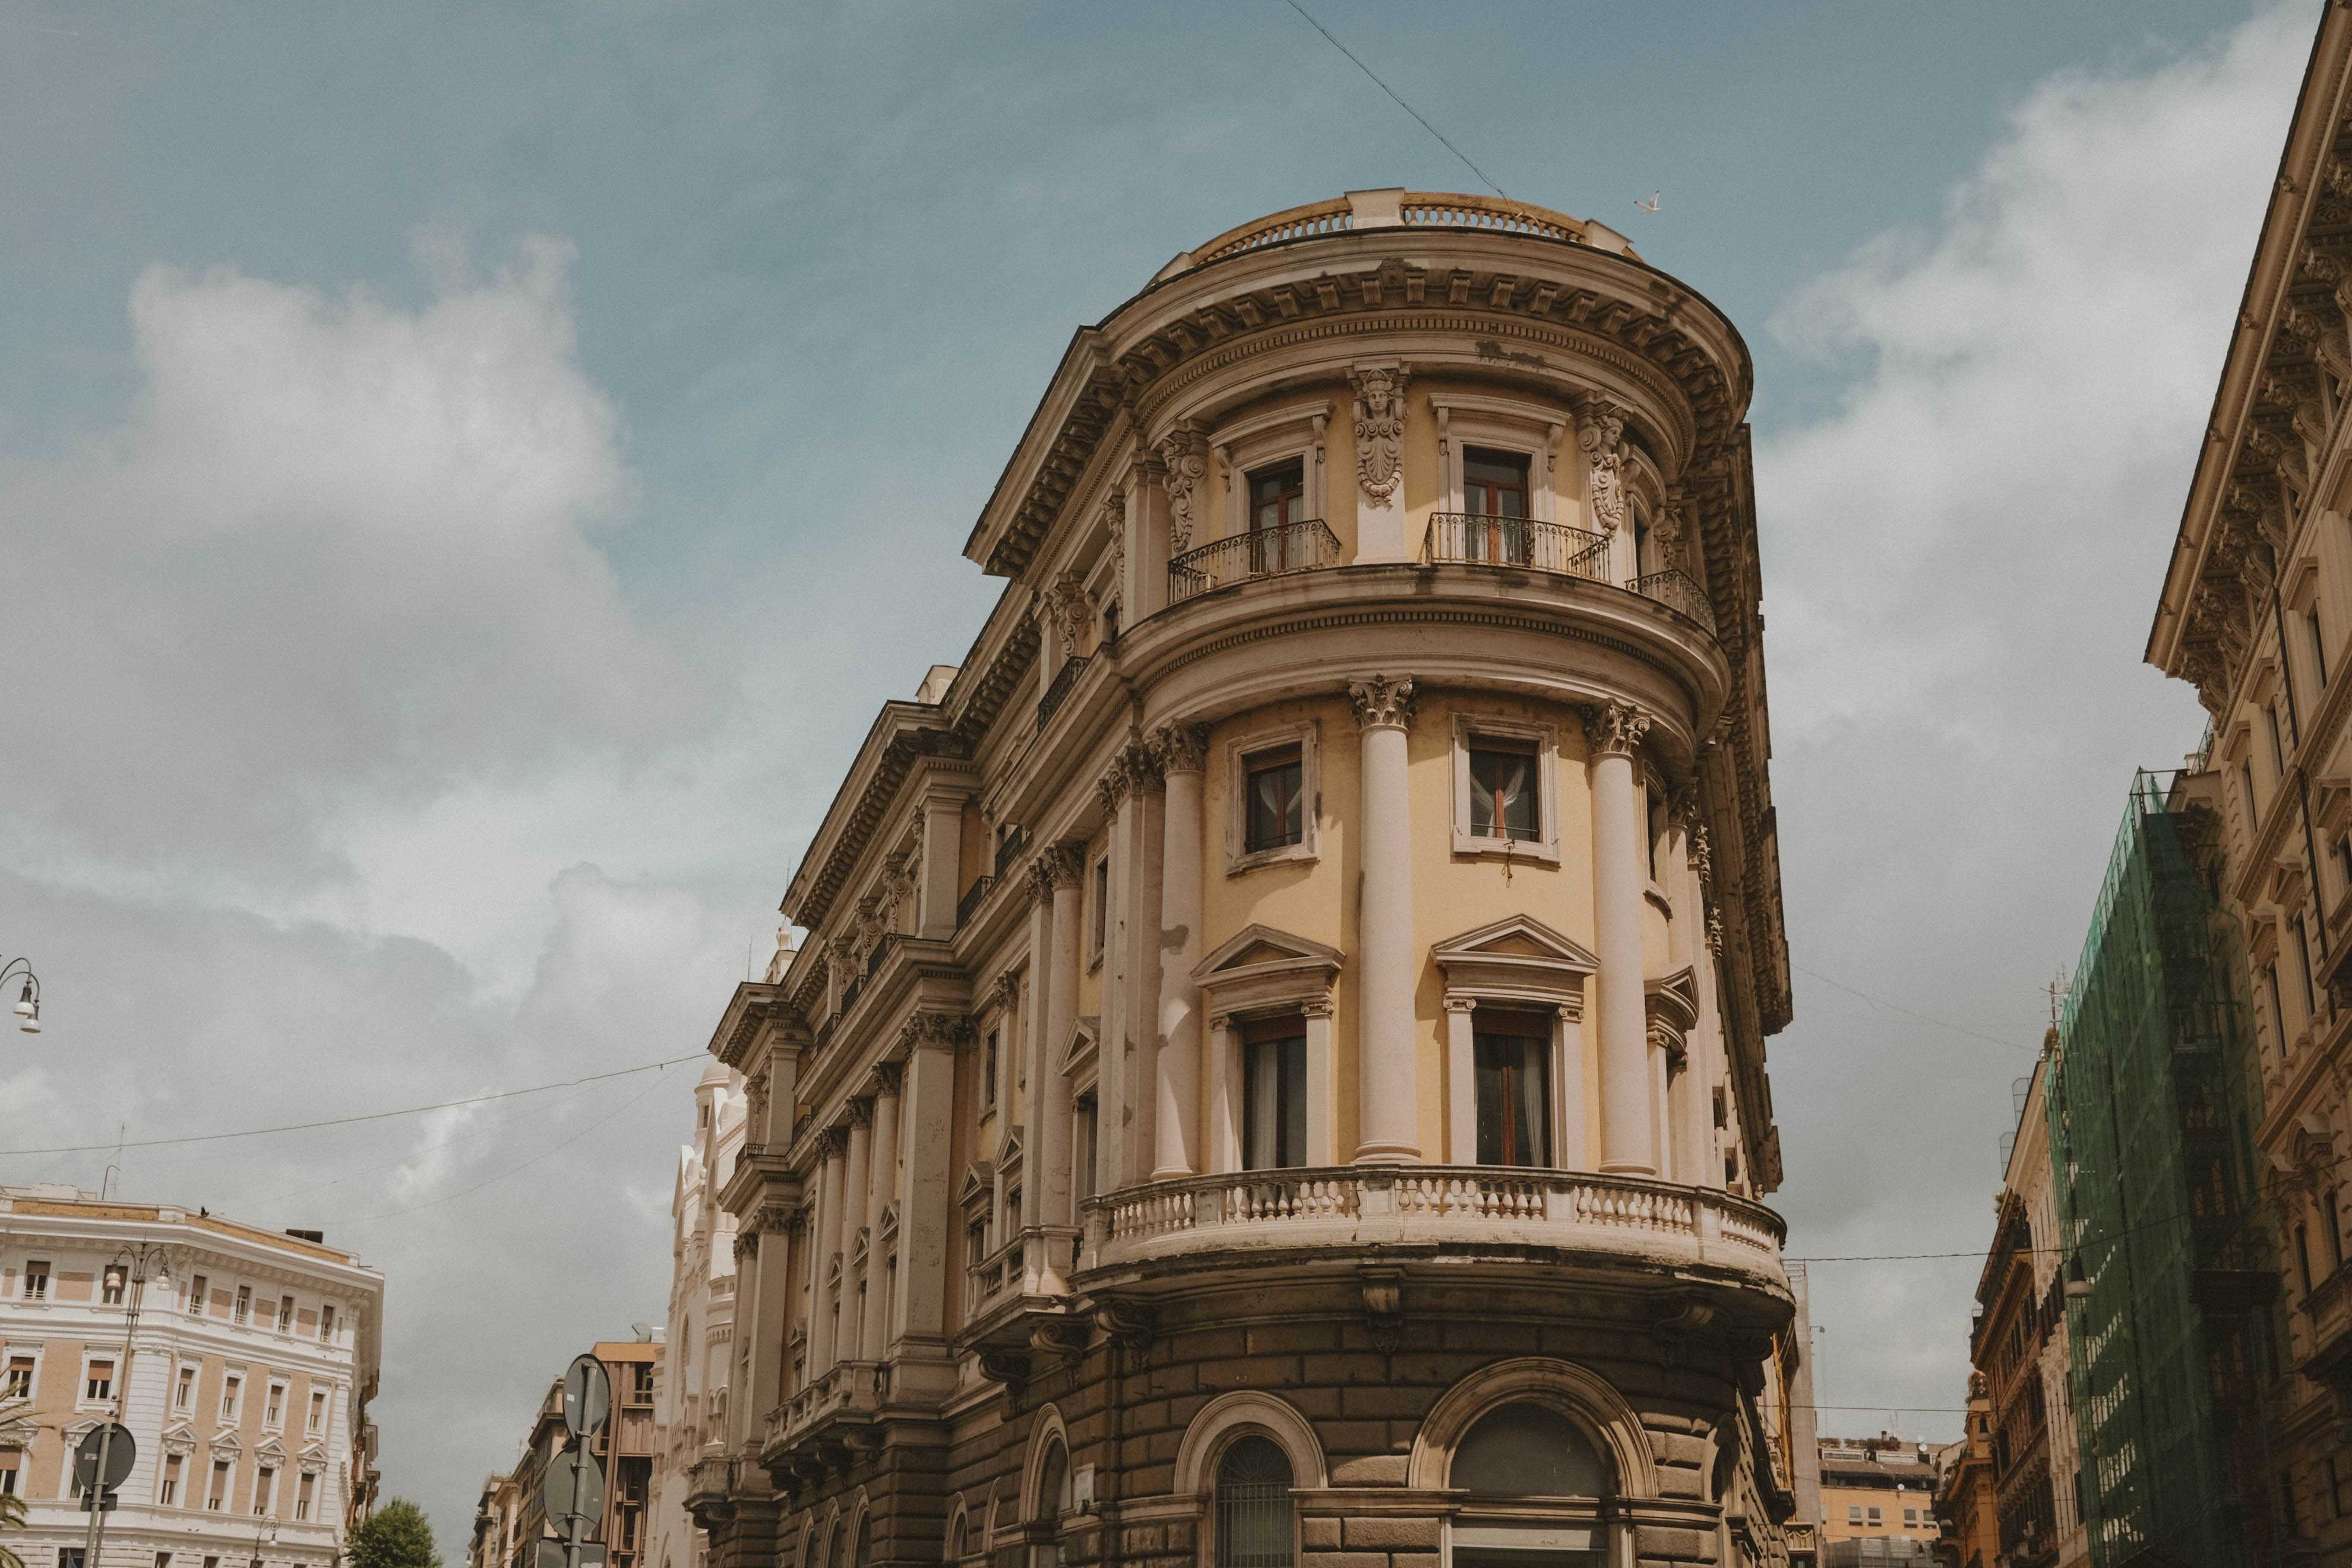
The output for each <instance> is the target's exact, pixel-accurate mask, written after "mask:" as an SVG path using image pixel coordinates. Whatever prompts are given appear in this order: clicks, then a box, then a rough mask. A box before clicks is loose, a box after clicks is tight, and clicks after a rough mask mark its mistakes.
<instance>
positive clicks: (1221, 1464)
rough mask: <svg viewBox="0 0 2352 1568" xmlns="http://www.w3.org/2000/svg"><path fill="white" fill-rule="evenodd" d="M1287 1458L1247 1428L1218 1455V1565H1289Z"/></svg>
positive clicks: (1292, 1529) (1291, 1524)
mask: <svg viewBox="0 0 2352 1568" xmlns="http://www.w3.org/2000/svg"><path fill="white" fill-rule="evenodd" d="M1290 1486H1291V1473H1290V1458H1289V1456H1288V1455H1286V1454H1285V1453H1284V1452H1283V1451H1282V1450H1281V1448H1280V1447H1276V1445H1275V1443H1274V1442H1273V1441H1272V1440H1271V1439H1269V1438H1265V1437H1261V1436H1257V1435H1256V1434H1255V1433H1252V1434H1250V1435H1249V1436H1244V1437H1242V1438H1241V1439H1239V1440H1238V1441H1236V1442H1235V1443H1234V1446H1233V1447H1230V1448H1227V1449H1226V1450H1225V1453H1224V1458H1222V1459H1220V1460H1218V1461H1217V1568H1290V1559H1291V1547H1292V1542H1293V1541H1294V1540H1295V1539H1296V1537H1297V1526H1296V1524H1295V1517H1296V1508H1295V1505H1294V1504H1293V1503H1292V1502H1291V1500H1290Z"/></svg>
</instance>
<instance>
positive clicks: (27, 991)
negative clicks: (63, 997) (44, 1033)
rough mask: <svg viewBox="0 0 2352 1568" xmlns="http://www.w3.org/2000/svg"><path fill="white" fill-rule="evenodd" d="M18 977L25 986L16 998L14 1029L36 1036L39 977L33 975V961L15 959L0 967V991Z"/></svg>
mask: <svg viewBox="0 0 2352 1568" xmlns="http://www.w3.org/2000/svg"><path fill="white" fill-rule="evenodd" d="M18 975H22V976H23V977H24V982H25V984H24V989H23V990H22V991H21V992H20V993H19V994H18V995H17V997H16V1020H17V1022H16V1027H18V1028H19V1029H22V1030H24V1031H25V1033H26V1034H28V1035H37V1034H39V1033H40V1032H41V977H40V976H39V975H37V974H36V973H33V961H32V960H31V959H29V958H24V957H17V958H12V959H10V960H9V961H8V962H7V963H6V964H5V966H0V989H5V987H6V985H7V984H8V982H9V981H11V980H13V979H15V978H16V977H17V976H18Z"/></svg>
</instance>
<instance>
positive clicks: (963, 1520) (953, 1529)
mask: <svg viewBox="0 0 2352 1568" xmlns="http://www.w3.org/2000/svg"><path fill="white" fill-rule="evenodd" d="M970 1551H971V1515H970V1514H968V1513H966V1512H965V1511H964V1510H963V1509H962V1507H961V1505H959V1506H958V1507H957V1509H956V1516H955V1522H954V1523H952V1524H950V1525H949V1526H948V1561H949V1562H950V1563H961V1562H962V1561H963V1559H964V1555H965V1553H966V1552H970Z"/></svg>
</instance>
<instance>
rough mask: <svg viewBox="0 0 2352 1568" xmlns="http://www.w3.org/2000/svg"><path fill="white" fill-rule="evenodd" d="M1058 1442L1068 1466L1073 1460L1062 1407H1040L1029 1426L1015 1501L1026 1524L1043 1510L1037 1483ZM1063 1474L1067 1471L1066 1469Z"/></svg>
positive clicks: (1019, 1515)
mask: <svg viewBox="0 0 2352 1568" xmlns="http://www.w3.org/2000/svg"><path fill="white" fill-rule="evenodd" d="M1056 1443H1058V1444H1060V1445H1061V1446H1062V1463H1063V1464H1064V1465H1065V1466H1067V1465H1068V1464H1069V1462H1070V1460H1069V1453H1070V1433H1069V1428H1068V1427H1067V1426H1066V1425H1065V1424H1064V1423H1063V1421H1062V1412H1061V1410H1060V1409H1059V1407H1057V1406H1055V1405H1044V1406H1041V1407H1040V1408H1039V1410H1038V1412H1037V1418H1036V1419H1035V1420H1034V1421H1033V1422H1031V1423H1030V1425H1029V1452H1028V1453H1027V1454H1026V1455H1025V1456H1024V1457H1023V1458H1022V1460H1021V1495H1020V1496H1019V1497H1018V1498H1016V1499H1014V1500H1013V1503H1014V1509H1015V1511H1016V1514H1017V1517H1018V1518H1019V1519H1020V1521H1021V1522H1022V1523H1023V1524H1024V1525H1026V1524H1028V1523H1029V1522H1030V1521H1033V1520H1035V1519H1037V1518H1038V1517H1039V1516H1040V1514H1041V1513H1043V1511H1044V1509H1045V1500H1044V1499H1042V1498H1040V1497H1039V1496H1038V1495H1037V1482H1038V1479H1039V1477H1040V1476H1041V1474H1042V1473H1043V1472H1044V1470H1045V1456H1046V1455H1048V1454H1049V1453H1051V1452H1053V1449H1054V1445H1055V1444H1056ZM1064 1473H1065V1474H1066V1473H1067V1471H1066V1470H1065V1472H1064ZM1053 1517H1056V1518H1058V1517H1059V1515H1058V1514H1056V1515H1055V1516H1053Z"/></svg>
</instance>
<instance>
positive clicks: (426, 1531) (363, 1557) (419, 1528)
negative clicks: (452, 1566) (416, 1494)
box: [350, 1498, 441, 1568]
mask: <svg viewBox="0 0 2352 1568" xmlns="http://www.w3.org/2000/svg"><path fill="white" fill-rule="evenodd" d="M350 1560H351V1565H352V1568H441V1553H440V1552H439V1551H438V1550H436V1548H435V1546H434V1544H433V1527H432V1526H431V1525H430V1524H427V1523H426V1522H425V1510H423V1509H421V1508H418V1507H417V1506H416V1505H415V1503H413V1502H410V1501H409V1500H407V1499H405V1498H393V1499H391V1500H389V1501H387V1502H385V1503H384V1505H383V1507H381V1508H379V1509H377V1510H375V1511H374V1512H373V1513H372V1514H370V1515H369V1516H368V1517H367V1518H366V1519H365V1520H364V1521H362V1522H361V1524H360V1526H359V1528H358V1529H356V1530H354V1531H352V1540H351V1550H350Z"/></svg>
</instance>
